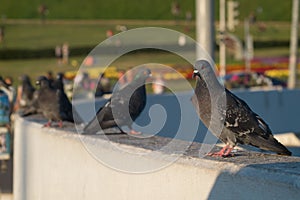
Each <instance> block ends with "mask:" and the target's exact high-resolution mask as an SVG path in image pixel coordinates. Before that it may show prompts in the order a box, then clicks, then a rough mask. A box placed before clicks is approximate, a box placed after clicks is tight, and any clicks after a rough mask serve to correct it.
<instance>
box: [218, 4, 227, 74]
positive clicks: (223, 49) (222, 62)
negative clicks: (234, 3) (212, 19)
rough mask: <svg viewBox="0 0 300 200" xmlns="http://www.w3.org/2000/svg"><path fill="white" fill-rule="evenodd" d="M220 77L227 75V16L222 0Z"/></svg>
mask: <svg viewBox="0 0 300 200" xmlns="http://www.w3.org/2000/svg"><path fill="white" fill-rule="evenodd" d="M219 23H220V25H219V26H220V27H219V30H220V47H219V51H220V76H221V77H222V76H225V75H226V45H225V32H226V16H225V0H220V22H219Z"/></svg>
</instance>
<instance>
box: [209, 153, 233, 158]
mask: <svg viewBox="0 0 300 200" xmlns="http://www.w3.org/2000/svg"><path fill="white" fill-rule="evenodd" d="M206 155H207V156H212V157H222V158H228V157H234V154H232V153H229V154H224V153H220V152H214V153H208V154H206Z"/></svg>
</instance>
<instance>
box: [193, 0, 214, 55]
mask: <svg viewBox="0 0 300 200" xmlns="http://www.w3.org/2000/svg"><path fill="white" fill-rule="evenodd" d="M213 16H214V0H196V37H197V41H198V42H199V44H200V45H201V46H202V48H203V49H204V50H206V51H207V53H208V54H209V55H210V56H211V58H212V59H214V44H215V34H214V17H213ZM202 48H198V47H197V49H196V53H197V59H199V58H201V57H203V55H204V54H203V52H202V51H203V50H202Z"/></svg>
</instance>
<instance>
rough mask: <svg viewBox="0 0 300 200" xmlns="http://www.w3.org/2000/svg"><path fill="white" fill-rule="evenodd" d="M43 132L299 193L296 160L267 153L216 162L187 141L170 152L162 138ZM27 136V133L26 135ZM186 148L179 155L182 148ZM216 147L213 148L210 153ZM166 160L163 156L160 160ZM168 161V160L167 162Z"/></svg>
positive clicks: (36, 119)
mask: <svg viewBox="0 0 300 200" xmlns="http://www.w3.org/2000/svg"><path fill="white" fill-rule="evenodd" d="M17 118H18V119H17V120H21V121H22V123H28V124H30V126H36V127H42V124H43V123H45V122H46V121H45V119H43V118H41V117H40V116H39V115H33V116H29V117H26V118H20V117H17ZM43 129H44V130H43V132H49V134H51V135H53V136H56V137H62V138H63V139H71V140H81V141H82V140H84V142H87V143H89V144H92V145H93V146H97V145H102V146H103V145H107V144H108V143H110V142H112V143H114V144H116V145H120V146H122V147H125V148H128V149H130V150H131V151H137V152H149V151H158V153H161V154H164V155H167V157H174V156H176V155H177V156H178V153H179V154H182V155H181V156H180V158H179V159H177V160H176V163H177V164H183V165H190V166H193V167H201V168H205V169H208V170H218V171H220V173H221V172H222V173H224V172H225V173H229V174H234V175H241V176H244V177H250V178H260V179H267V180H270V181H276V182H280V183H283V184H288V185H292V186H293V187H296V188H299V189H300V158H299V157H293V156H291V157H289V156H278V155H274V154H269V153H260V152H255V151H248V150H244V149H239V150H238V151H237V152H236V153H235V156H234V157H228V158H219V157H209V156H204V157H201V156H199V149H200V148H202V147H204V146H203V145H204V144H200V143H196V142H193V143H189V142H187V141H181V140H176V141H175V142H174V144H173V145H172V148H171V149H163V147H164V146H165V145H166V144H169V143H170V142H171V141H172V140H174V139H172V138H164V137H159V136H152V137H149V138H142V139H141V138H137V137H132V136H128V135H126V134H111V135H100V134H97V135H84V136H83V135H79V134H77V132H76V129H75V127H74V125H73V124H72V123H64V128H63V129H59V128H43ZM28 134H30V133H28ZM184 146H188V148H187V149H186V150H185V151H184V152H182V147H184ZM219 148H220V147H218V146H215V147H214V149H213V150H214V151H216V150H218V149H219ZM164 158H166V156H164ZM167 159H168V158H167Z"/></svg>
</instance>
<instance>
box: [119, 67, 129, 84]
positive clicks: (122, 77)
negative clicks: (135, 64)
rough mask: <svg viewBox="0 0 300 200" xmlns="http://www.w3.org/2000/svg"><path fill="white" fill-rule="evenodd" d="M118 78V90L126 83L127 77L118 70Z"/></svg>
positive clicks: (123, 71) (122, 71)
mask: <svg viewBox="0 0 300 200" xmlns="http://www.w3.org/2000/svg"><path fill="white" fill-rule="evenodd" d="M118 76H119V80H118V85H119V88H122V87H123V86H124V85H126V84H127V82H128V80H127V76H126V74H125V70H120V71H119V73H118Z"/></svg>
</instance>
